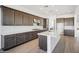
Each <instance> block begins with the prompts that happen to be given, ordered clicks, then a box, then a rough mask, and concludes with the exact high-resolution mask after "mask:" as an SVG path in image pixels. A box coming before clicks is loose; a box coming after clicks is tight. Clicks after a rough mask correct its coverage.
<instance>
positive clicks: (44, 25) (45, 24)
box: [43, 19, 47, 28]
mask: <svg viewBox="0 0 79 59" xmlns="http://www.w3.org/2000/svg"><path fill="white" fill-rule="evenodd" d="M46 27H47V20H46V19H43V28H46Z"/></svg>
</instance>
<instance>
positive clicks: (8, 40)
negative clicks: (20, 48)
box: [3, 35, 16, 50]
mask: <svg viewBox="0 0 79 59" xmlns="http://www.w3.org/2000/svg"><path fill="white" fill-rule="evenodd" d="M15 45H16V39H15V35H6V36H4V48H3V49H4V50H5V49H9V48H12V47H14V46H15Z"/></svg>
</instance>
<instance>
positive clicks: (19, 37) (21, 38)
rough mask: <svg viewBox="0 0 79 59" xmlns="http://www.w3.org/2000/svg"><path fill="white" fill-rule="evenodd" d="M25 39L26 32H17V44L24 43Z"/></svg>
mask: <svg viewBox="0 0 79 59" xmlns="http://www.w3.org/2000/svg"><path fill="white" fill-rule="evenodd" d="M24 42H25V39H24V34H22V33H20V34H16V44H17V45H18V44H21V43H24Z"/></svg>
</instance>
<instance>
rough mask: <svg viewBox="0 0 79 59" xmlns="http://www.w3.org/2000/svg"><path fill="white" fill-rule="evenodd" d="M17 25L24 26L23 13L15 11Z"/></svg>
mask: <svg viewBox="0 0 79 59" xmlns="http://www.w3.org/2000/svg"><path fill="white" fill-rule="evenodd" d="M15 25H22V12H19V11H15Z"/></svg>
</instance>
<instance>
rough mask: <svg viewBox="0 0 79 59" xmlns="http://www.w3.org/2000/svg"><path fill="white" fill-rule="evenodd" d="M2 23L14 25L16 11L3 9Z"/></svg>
mask: <svg viewBox="0 0 79 59" xmlns="http://www.w3.org/2000/svg"><path fill="white" fill-rule="evenodd" d="M2 11H3V12H2V19H3V20H2V22H3V25H13V24H14V10H13V9H10V8H6V7H2Z"/></svg>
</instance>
